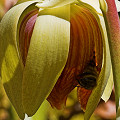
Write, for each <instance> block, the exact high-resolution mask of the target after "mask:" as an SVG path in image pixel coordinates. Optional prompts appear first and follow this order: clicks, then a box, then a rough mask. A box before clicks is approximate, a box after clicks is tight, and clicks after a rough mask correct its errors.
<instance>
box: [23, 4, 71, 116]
mask: <svg viewBox="0 0 120 120" xmlns="http://www.w3.org/2000/svg"><path fill="white" fill-rule="evenodd" d="M45 11H46V10H43V11H41V12H40V13H39V16H38V17H37V20H36V23H35V26H34V30H33V34H32V37H31V42H30V47H29V51H28V55H27V60H26V65H25V70H24V76H23V107H24V110H25V113H27V114H28V116H32V115H33V114H34V113H35V112H36V111H37V110H38V108H39V106H40V105H41V104H42V102H43V101H44V100H45V99H46V97H47V96H48V94H49V93H50V92H51V90H52V88H53V86H54V85H55V82H56V81H57V79H58V77H59V76H60V74H61V72H62V70H63V68H64V66H65V63H66V60H67V57H68V51H69V42H70V22H69V19H70V18H69V17H70V14H69V13H70V7H69V5H68V6H64V7H60V8H54V9H50V12H49V10H47V12H45Z"/></svg>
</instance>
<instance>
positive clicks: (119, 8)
mask: <svg viewBox="0 0 120 120" xmlns="http://www.w3.org/2000/svg"><path fill="white" fill-rule="evenodd" d="M115 3H116V7H117V11H118V12H120V1H118V0H115Z"/></svg>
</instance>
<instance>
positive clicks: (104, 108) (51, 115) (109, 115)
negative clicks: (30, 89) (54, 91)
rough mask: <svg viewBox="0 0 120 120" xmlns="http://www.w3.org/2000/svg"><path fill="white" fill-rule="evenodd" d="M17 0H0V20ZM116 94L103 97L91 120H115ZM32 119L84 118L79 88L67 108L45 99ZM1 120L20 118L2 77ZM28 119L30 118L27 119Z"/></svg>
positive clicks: (73, 92)
mask: <svg viewBox="0 0 120 120" xmlns="http://www.w3.org/2000/svg"><path fill="white" fill-rule="evenodd" d="M16 2H17V0H0V21H1V19H2V17H3V16H4V14H5V13H6V12H7V11H8V10H9V9H10V8H11V7H12V6H14V5H15V3H16ZM119 15H120V13H119ZM115 110H116V108H115V94H114V89H113V91H112V94H111V97H110V99H109V100H108V102H106V103H105V102H104V101H103V100H102V99H101V101H100V103H99V105H98V107H97V108H96V110H95V112H94V114H93V115H92V117H91V119H90V120H115V117H116V112H115ZM29 119H30V120H83V119H84V112H83V111H82V110H81V106H80V103H79V102H78V100H77V88H76V89H74V90H73V91H72V92H71V94H70V95H69V96H68V99H67V103H66V108H65V109H63V110H56V109H53V108H51V106H50V104H49V103H48V102H47V101H45V102H44V103H43V104H42V106H41V107H40V108H39V110H38V111H37V113H36V114H35V115H34V116H33V117H32V118H29ZM0 120H20V119H19V117H18V116H17V113H16V112H15V110H14V108H13V107H12V105H11V103H10V101H9V100H8V98H7V96H6V94H5V91H4V88H3V86H2V82H1V79H0ZM26 120H28V119H26Z"/></svg>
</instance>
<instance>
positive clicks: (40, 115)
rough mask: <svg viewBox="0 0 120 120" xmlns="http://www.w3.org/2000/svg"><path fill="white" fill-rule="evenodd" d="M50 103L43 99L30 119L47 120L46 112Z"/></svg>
mask: <svg viewBox="0 0 120 120" xmlns="http://www.w3.org/2000/svg"><path fill="white" fill-rule="evenodd" d="M50 107H51V106H50V104H49V103H48V101H47V100H45V101H44V102H43V103H42V105H41V106H40V108H39V109H38V111H37V112H36V114H35V115H33V117H32V119H31V120H47V117H48V116H47V113H48V111H49V108H50Z"/></svg>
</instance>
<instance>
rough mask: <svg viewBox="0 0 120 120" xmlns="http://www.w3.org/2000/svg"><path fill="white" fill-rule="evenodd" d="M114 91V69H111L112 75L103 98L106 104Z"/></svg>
mask: <svg viewBox="0 0 120 120" xmlns="http://www.w3.org/2000/svg"><path fill="white" fill-rule="evenodd" d="M112 89H113V72H112V68H111V73H110V76H109V79H108V82H107V85H106V87H105V90H104V92H103V94H102V97H101V98H102V99H103V100H104V101H105V102H107V101H108V99H109V98H110V95H111V93H112Z"/></svg>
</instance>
